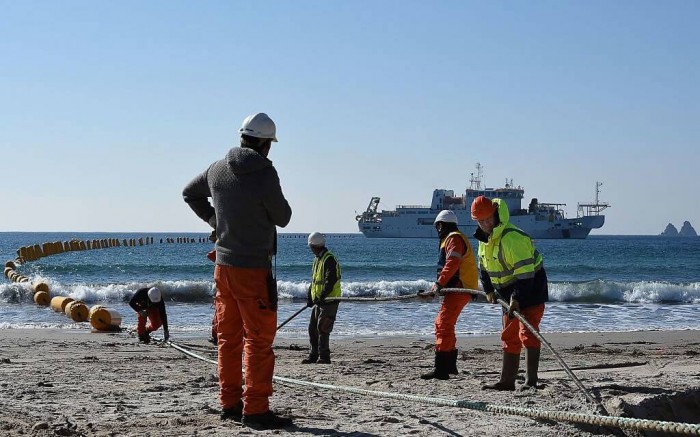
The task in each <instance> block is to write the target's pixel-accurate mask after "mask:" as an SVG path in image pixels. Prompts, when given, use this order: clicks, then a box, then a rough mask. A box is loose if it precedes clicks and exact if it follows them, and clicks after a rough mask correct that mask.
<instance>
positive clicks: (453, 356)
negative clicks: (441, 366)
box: [447, 349, 459, 375]
mask: <svg viewBox="0 0 700 437" xmlns="http://www.w3.org/2000/svg"><path fill="white" fill-rule="evenodd" d="M449 354H450V362H449V366H448V367H447V373H449V374H450V375H459V370H457V357H458V356H459V351H458V350H457V349H455V350H453V351H450V352H449Z"/></svg>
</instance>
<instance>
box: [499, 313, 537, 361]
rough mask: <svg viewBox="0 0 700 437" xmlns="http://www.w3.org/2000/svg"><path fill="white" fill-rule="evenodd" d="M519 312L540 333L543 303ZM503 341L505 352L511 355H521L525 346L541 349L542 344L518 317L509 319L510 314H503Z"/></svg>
mask: <svg viewBox="0 0 700 437" xmlns="http://www.w3.org/2000/svg"><path fill="white" fill-rule="evenodd" d="M519 312H520V314H522V315H523V317H524V318H525V320H527V321H528V323H530V324H531V325H532V327H533V328H535V330H536V331H537V332H540V321H541V320H542V315H543V314H544V304H543V303H541V304H539V305H535V306H531V307H527V308H525V309H522V310H520V311H519ZM501 341H502V342H503V351H504V352H507V353H509V354H520V351H521V350H522V348H523V346H525V347H526V348H535V349H539V348H540V347H541V343H540V341H539V340H538V339H537V337H535V334H533V333H532V332H530V330H529V329H527V328H526V327H525V325H523V324H522V323H520V320H518V319H517V318H516V317H508V314H503V332H501Z"/></svg>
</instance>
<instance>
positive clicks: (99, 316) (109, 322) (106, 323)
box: [88, 305, 122, 331]
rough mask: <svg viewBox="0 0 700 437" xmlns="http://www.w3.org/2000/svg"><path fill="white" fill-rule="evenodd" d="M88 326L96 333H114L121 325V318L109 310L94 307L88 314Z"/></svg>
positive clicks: (99, 306) (115, 312) (114, 311)
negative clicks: (96, 331) (95, 330)
mask: <svg viewBox="0 0 700 437" xmlns="http://www.w3.org/2000/svg"><path fill="white" fill-rule="evenodd" d="M88 318H89V319H90V324H91V325H92V327H93V328H95V329H97V330H98V331H116V330H118V329H119V325H121V323H122V316H121V315H120V314H119V313H118V312H117V311H116V310H113V309H111V308H107V307H104V306H102V305H95V306H93V307H92V308H90V313H89V314H88Z"/></svg>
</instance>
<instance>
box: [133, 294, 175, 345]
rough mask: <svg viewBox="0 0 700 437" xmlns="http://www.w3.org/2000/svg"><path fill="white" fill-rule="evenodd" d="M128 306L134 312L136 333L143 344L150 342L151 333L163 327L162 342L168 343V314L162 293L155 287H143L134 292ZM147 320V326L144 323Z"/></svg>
mask: <svg viewBox="0 0 700 437" xmlns="http://www.w3.org/2000/svg"><path fill="white" fill-rule="evenodd" d="M129 306H130V307H131V308H133V310H134V311H136V333H137V334H138V336H139V340H140V341H142V342H144V343H149V342H150V341H151V336H150V334H151V332H153V331H156V330H158V328H160V327H161V326H162V327H163V340H165V341H168V339H169V338H170V331H169V330H168V314H167V313H166V312H165V301H164V299H163V293H161V291H160V290H159V289H158V288H156V287H144V288H139V289H138V290H136V292H135V293H134V295H133V296H132V297H131V300H130V301H129ZM147 320H148V322H149V323H148V326H146V321H147Z"/></svg>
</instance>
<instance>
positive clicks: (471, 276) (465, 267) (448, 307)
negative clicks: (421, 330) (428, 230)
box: [421, 209, 479, 379]
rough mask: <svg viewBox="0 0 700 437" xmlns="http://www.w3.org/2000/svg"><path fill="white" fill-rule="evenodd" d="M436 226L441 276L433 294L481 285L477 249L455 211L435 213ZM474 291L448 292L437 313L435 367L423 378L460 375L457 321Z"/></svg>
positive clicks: (433, 287) (474, 287)
mask: <svg viewBox="0 0 700 437" xmlns="http://www.w3.org/2000/svg"><path fill="white" fill-rule="evenodd" d="M434 224H435V230H436V231H437V234H438V237H439V238H440V255H439V257H438V265H437V279H436V280H435V284H433V286H432V288H431V290H430V294H432V295H437V294H439V292H440V289H442V288H471V289H477V288H478V285H479V279H478V278H479V275H478V270H477V268H476V257H475V256H474V250H472V247H471V244H470V243H469V240H467V237H466V236H465V235H464V234H463V233H462V232H460V230H459V229H458V228H457V215H456V214H455V213H454V211H451V210H447V209H446V210H443V211H440V213H439V214H438V215H437V217H435V221H434ZM471 298H472V297H471V295H470V294H457V293H451V294H446V295H445V298H444V299H443V300H442V305H440V311H438V314H437V317H435V368H434V369H433V370H432V371H430V372H428V373H425V374H423V375H421V378H423V379H433V378H435V379H449V378H450V375H451V374H453V375H457V374H458V373H459V372H458V370H457V354H458V351H457V337H456V335H455V324H456V323H457V319H458V318H459V315H460V313H461V312H462V309H463V308H464V307H465V306H466V305H467V304H468V303H469V302H470V301H471Z"/></svg>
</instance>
